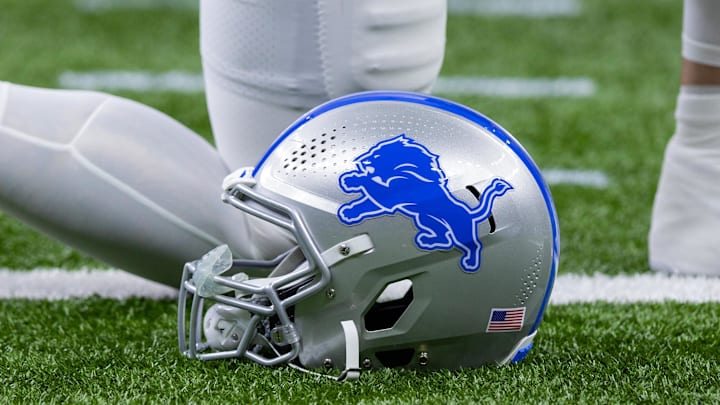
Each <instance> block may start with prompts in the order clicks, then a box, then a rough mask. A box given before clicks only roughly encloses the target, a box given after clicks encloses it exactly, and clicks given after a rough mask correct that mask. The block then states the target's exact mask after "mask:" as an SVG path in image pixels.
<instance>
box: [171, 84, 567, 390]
mask: <svg viewBox="0 0 720 405" xmlns="http://www.w3.org/2000/svg"><path fill="white" fill-rule="evenodd" d="M223 186H224V194H223V199H224V201H225V202H227V203H228V204H231V205H232V206H234V207H236V208H238V209H240V210H242V211H244V212H246V213H248V214H249V215H253V216H256V217H258V218H260V219H262V220H265V221H268V222H270V223H272V224H275V225H277V226H278V227H280V228H283V229H284V230H286V231H288V232H290V233H292V234H293V235H294V237H295V240H296V241H297V247H296V248H294V249H292V250H290V251H288V252H286V253H284V254H282V255H280V256H278V257H277V258H275V259H273V260H268V261H260V262H253V261H244V260H237V259H233V258H232V256H231V254H230V251H229V249H228V248H227V246H221V247H218V248H217V249H215V250H213V251H211V252H210V253H208V254H207V255H205V256H204V257H203V258H201V259H199V260H197V261H194V262H191V263H188V264H187V265H186V266H185V271H184V274H183V279H182V284H181V292H180V298H179V313H178V321H179V322H178V324H179V325H178V336H179V345H180V350H181V352H183V353H185V354H186V355H187V356H189V357H192V358H200V359H217V358H228V357H246V358H249V359H251V360H254V361H256V362H258V363H260V364H264V365H276V364H285V363H288V364H290V365H292V366H294V367H302V368H305V369H317V368H336V369H339V370H343V372H342V373H341V376H342V377H356V376H357V374H358V372H359V370H361V369H371V368H382V367H402V368H412V369H414V368H419V369H457V368H468V367H476V366H480V365H484V364H506V363H510V362H516V361H519V360H521V359H522V358H523V357H524V356H525V355H526V354H527V352H528V350H529V349H530V347H531V346H532V341H533V338H534V336H535V335H536V332H537V330H538V327H539V325H540V323H541V320H542V317H543V312H544V310H545V308H546V306H547V304H548V301H549V298H550V292H551V290H552V285H553V281H554V277H555V273H556V270H557V264H558V255H559V234H558V223H557V218H556V213H555V208H554V205H553V201H552V198H551V195H550V191H549V189H548V187H547V185H546V184H545V182H544V181H543V179H542V176H541V173H540V171H539V170H538V168H537V166H536V165H535V163H534V162H533V161H532V159H531V158H530V156H529V155H528V153H527V152H526V151H525V150H524V149H523V148H522V146H521V145H520V144H519V143H518V142H517V141H516V140H515V139H514V138H513V137H512V136H511V135H510V134H509V133H508V132H507V131H506V130H504V129H503V128H502V127H500V126H499V125H497V124H496V123H494V122H493V121H491V120H490V119H488V118H487V117H485V116H483V115H481V114H480V113H478V112H475V111H473V110H471V109H469V108H466V107H464V106H461V105H459V104H456V103H453V102H450V101H447V100H443V99H440V98H437V97H433V96H429V95H424V94H415V93H405V92H366V93H358V94H354V95H350V96H346V97H342V98H339V99H336V100H333V101H330V102H328V103H326V104H323V105H321V106H319V107H317V108H315V109H314V110H312V111H310V112H309V113H307V114H306V115H304V116H303V117H302V118H301V119H299V120H298V121H296V122H295V123H294V124H293V125H292V126H291V127H290V128H288V129H287V130H286V131H285V132H284V133H283V134H282V135H281V136H280V137H279V138H278V139H277V140H276V141H275V143H274V144H273V145H272V147H271V148H270V150H269V151H268V152H267V153H266V155H265V156H264V157H263V158H262V160H261V162H260V163H259V164H258V165H257V167H255V168H244V169H240V170H238V171H236V172H235V173H233V174H232V175H230V176H228V178H227V179H226V180H225V184H224V185H223ZM189 297H192V300H191V302H190V300H189ZM188 309H189V311H190V313H189V314H188V313H187V311H188Z"/></svg>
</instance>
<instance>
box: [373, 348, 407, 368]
mask: <svg viewBox="0 0 720 405" xmlns="http://www.w3.org/2000/svg"><path fill="white" fill-rule="evenodd" d="M414 356H415V349H412V348H408V349H398V350H388V351H383V352H375V357H377V359H378V361H379V362H380V364H382V365H383V367H388V368H393V367H403V366H407V365H408V364H410V362H411V361H412V359H413V357H414Z"/></svg>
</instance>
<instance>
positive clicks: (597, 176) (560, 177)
mask: <svg viewBox="0 0 720 405" xmlns="http://www.w3.org/2000/svg"><path fill="white" fill-rule="evenodd" d="M542 174H543V178H544V179H545V181H546V182H547V184H549V185H551V186H554V185H561V184H562V185H569V186H581V187H590V188H600V189H602V188H607V186H608V184H609V183H610V179H609V178H608V176H607V175H606V174H605V173H603V172H601V171H599V170H573V169H543V171H542Z"/></svg>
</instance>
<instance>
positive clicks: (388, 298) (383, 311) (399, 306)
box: [364, 279, 413, 332]
mask: <svg viewBox="0 0 720 405" xmlns="http://www.w3.org/2000/svg"><path fill="white" fill-rule="evenodd" d="M412 301H413V289H412V281H410V280H408V279H405V280H399V281H396V282H393V283H390V284H388V285H387V286H385V289H384V290H383V292H382V293H381V294H380V296H379V297H378V298H377V300H376V301H375V303H374V304H373V306H372V307H370V310H369V311H368V312H367V313H366V314H365V317H364V320H365V330H367V331H368V332H373V331H378V330H383V329H390V328H392V327H393V326H395V324H396V323H397V321H398V320H399V319H400V317H401V316H402V315H403V314H404V313H405V311H406V310H407V309H408V307H409V306H410V304H411V303H412Z"/></svg>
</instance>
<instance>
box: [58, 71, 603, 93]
mask: <svg viewBox="0 0 720 405" xmlns="http://www.w3.org/2000/svg"><path fill="white" fill-rule="evenodd" d="M58 85H59V86H60V87H62V88H66V89H82V90H110V91H113V90H114V91H118V90H130V91H139V92H162V91H166V92H178V93H199V92H202V91H203V90H204V82H203V77H202V75H201V74H199V73H188V72H180V71H169V72H162V73H152V72H145V71H124V70H106V71H88V72H73V71H68V72H63V73H61V74H60V76H58ZM433 92H435V93H441V94H454V95H476V96H493V97H502V98H538V97H543V98H547V97H575V98H576V97H591V96H593V95H594V94H595V92H596V86H595V82H594V81H593V80H592V79H590V78H587V77H575V78H573V77H559V78H518V77H483V76H450V77H440V78H438V80H437V83H436V84H435V86H434V88H433Z"/></svg>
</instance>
